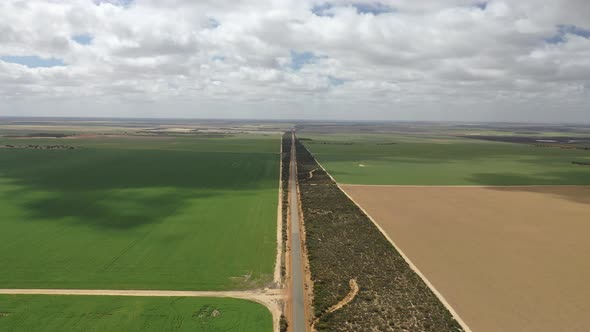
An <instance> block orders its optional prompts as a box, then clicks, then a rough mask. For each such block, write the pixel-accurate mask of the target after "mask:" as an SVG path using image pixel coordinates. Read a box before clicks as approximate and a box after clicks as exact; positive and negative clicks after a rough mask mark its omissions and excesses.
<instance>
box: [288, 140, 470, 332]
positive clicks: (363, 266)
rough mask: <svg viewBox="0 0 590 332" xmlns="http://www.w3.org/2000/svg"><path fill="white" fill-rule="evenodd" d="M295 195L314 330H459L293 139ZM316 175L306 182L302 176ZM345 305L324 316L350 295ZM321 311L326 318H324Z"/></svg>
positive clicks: (422, 283)
mask: <svg viewBox="0 0 590 332" xmlns="http://www.w3.org/2000/svg"><path fill="white" fill-rule="evenodd" d="M296 149H297V162H298V173H299V179H298V180H299V189H300V194H301V204H302V210H303V217H304V219H305V229H306V244H307V250H308V255H309V262H310V268H311V276H312V280H313V295H314V299H313V307H314V317H315V318H319V321H318V322H317V323H316V324H315V327H316V329H317V330H318V331H360V330H364V331H368V330H375V331H432V332H440V331H463V329H462V327H461V326H460V324H459V323H458V322H457V321H456V320H455V318H454V317H453V316H452V314H451V313H450V312H449V311H448V310H447V309H446V307H445V306H444V305H443V304H442V303H441V302H440V301H439V299H438V298H437V296H436V295H435V294H434V293H433V292H432V291H431V290H430V288H428V286H427V285H426V284H425V283H424V282H423V280H422V279H421V278H420V277H419V276H418V275H417V274H416V273H415V272H414V271H413V270H412V268H411V267H410V266H409V265H408V263H407V262H406V261H405V260H404V258H403V257H402V256H401V255H400V254H399V253H398V252H397V251H396V250H395V248H394V247H393V246H392V244H391V243H390V242H389V241H388V240H387V239H386V238H385V236H384V235H383V234H382V233H381V232H380V231H379V230H378V229H377V227H376V226H375V225H374V224H373V223H372V222H371V221H370V220H369V218H368V217H367V216H366V215H365V214H364V213H363V212H362V211H361V210H360V209H359V208H358V207H357V206H356V205H355V204H354V203H353V202H352V201H351V200H350V199H349V198H348V197H347V196H346V195H345V194H344V193H343V192H342V191H341V190H340V189H339V188H338V186H337V185H336V183H335V182H334V181H333V180H332V179H331V178H330V177H329V175H328V174H327V173H326V172H325V171H324V170H323V169H321V168H320V166H319V165H318V163H317V162H316V161H315V159H314V157H313V156H312V155H311V154H310V153H309V151H308V150H307V149H306V148H305V146H304V145H303V144H301V142H299V141H297V146H296ZM313 169H317V170H316V171H315V172H314V173H313V177H311V178H310V177H309V172H310V171H311V170H313ZM351 279H355V280H356V283H357V284H358V287H359V291H358V294H357V295H356V296H355V297H354V299H353V300H352V301H350V302H349V303H348V304H346V305H345V306H343V307H342V308H340V309H339V310H336V311H334V312H331V313H327V312H328V311H329V309H330V308H332V307H333V306H334V305H335V304H337V303H338V302H339V301H341V300H342V299H343V298H345V297H346V295H347V294H349V292H350V286H349V282H350V280H351ZM326 313H327V314H326Z"/></svg>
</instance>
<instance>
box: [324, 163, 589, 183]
mask: <svg viewBox="0 0 590 332" xmlns="http://www.w3.org/2000/svg"><path fill="white" fill-rule="evenodd" d="M318 164H319V162H318ZM320 166H321V165H320ZM322 168H323V167H322ZM324 171H325V169H324ZM326 173H328V172H326ZM328 175H330V174H328ZM330 178H331V179H332V180H334V178H333V177H332V176H331V175H330ZM334 182H336V181H335V180H334ZM336 184H337V185H338V186H348V187H391V188H560V187H562V188H573V187H590V185H588V184H524V185H523V184H516V185H462V184H460V185H452V184H451V185H428V184H424V185H422V184H407V185H406V184H358V183H354V184H352V183H338V182H336Z"/></svg>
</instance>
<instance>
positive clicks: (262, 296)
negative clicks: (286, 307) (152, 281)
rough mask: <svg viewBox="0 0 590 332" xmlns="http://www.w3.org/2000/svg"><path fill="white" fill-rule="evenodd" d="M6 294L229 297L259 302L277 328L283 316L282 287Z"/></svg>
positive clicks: (7, 291) (19, 291)
mask: <svg viewBox="0 0 590 332" xmlns="http://www.w3.org/2000/svg"><path fill="white" fill-rule="evenodd" d="M0 294H4V295H14V294H22V295H100V296H165V297H168V296H182V297H229V298H237V299H244V300H250V301H254V302H258V303H260V304H262V305H264V306H265V307H267V308H268V310H269V311H270V312H271V314H272V316H273V325H274V326H275V330H276V329H277V327H278V322H279V319H280V316H281V309H280V305H281V301H283V299H284V296H285V293H284V290H282V289H262V290H252V291H167V290H121V289H0Z"/></svg>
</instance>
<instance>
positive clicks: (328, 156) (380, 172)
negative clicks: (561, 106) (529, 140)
mask: <svg viewBox="0 0 590 332" xmlns="http://www.w3.org/2000/svg"><path fill="white" fill-rule="evenodd" d="M299 136H300V138H303V139H304V140H303V141H302V142H303V143H304V144H305V146H306V147H307V148H308V149H309V150H310V151H311V152H312V153H313V154H314V155H315V156H316V157H317V158H318V160H319V162H320V163H322V165H323V166H324V167H326V169H327V170H328V172H330V174H331V175H332V176H334V178H335V179H336V180H337V181H338V182H340V183H347V184H399V185H549V184H563V185H582V184H586V185H587V184H590V166H582V165H574V164H572V162H573V161H578V162H590V151H588V150H574V149H560V148H542V147H535V146H533V145H528V144H516V143H498V142H486V141H480V140H473V139H460V138H455V137H451V136H444V135H435V134H429V135H423V136H415V135H414V136H406V135H401V134H393V135H387V134H383V135H381V134H362V135H359V134H352V135H344V134H335V135H307V134H302V135H299Z"/></svg>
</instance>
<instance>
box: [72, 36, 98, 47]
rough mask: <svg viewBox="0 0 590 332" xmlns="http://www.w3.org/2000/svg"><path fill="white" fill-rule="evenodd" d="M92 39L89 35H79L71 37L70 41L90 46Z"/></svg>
mask: <svg viewBox="0 0 590 332" xmlns="http://www.w3.org/2000/svg"><path fill="white" fill-rule="evenodd" d="M93 39H94V37H93V36H92V35H90V34H80V35H75V36H72V40H74V41H75V42H76V43H78V44H81V45H90V44H91V43H92V40H93Z"/></svg>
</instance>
